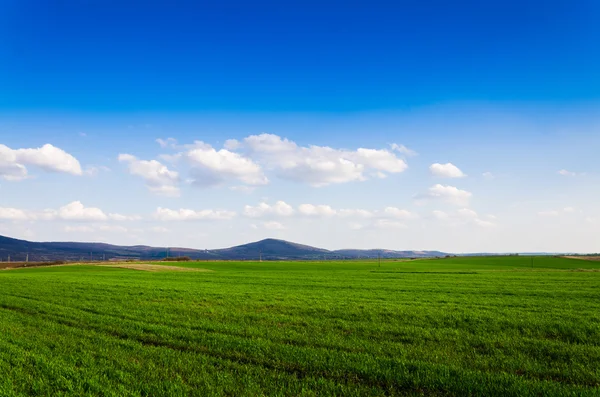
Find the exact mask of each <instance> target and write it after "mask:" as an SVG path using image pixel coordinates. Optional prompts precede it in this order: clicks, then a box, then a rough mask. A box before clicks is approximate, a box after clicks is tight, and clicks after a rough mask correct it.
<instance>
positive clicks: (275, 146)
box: [236, 134, 407, 186]
mask: <svg viewBox="0 0 600 397" xmlns="http://www.w3.org/2000/svg"><path fill="white" fill-rule="evenodd" d="M236 147H237V148H240V149H243V150H246V151H247V152H248V154H249V156H251V157H252V158H256V159H257V160H258V161H259V162H261V163H263V164H265V166H266V167H267V168H269V169H272V170H275V172H276V173H277V174H278V175H279V176H280V177H281V178H284V179H289V180H292V181H295V182H302V183H307V184H309V185H312V186H325V185H329V184H335V183H345V182H351V181H363V180H365V179H367V178H366V176H365V171H373V172H374V173H375V174H376V175H377V177H379V178H381V177H384V176H385V175H386V174H385V173H400V172H403V171H404V170H405V169H406V168H407V165H406V163H405V162H404V160H402V159H400V158H398V157H396V156H395V155H394V153H392V152H391V151H389V150H385V149H382V150H377V149H366V148H359V149H357V150H354V151H350V150H344V149H334V148H330V147H327V146H315V145H311V146H307V147H303V146H299V145H297V144H296V143H295V142H293V141H290V140H288V139H285V138H281V137H279V136H277V135H273V134H260V135H251V136H249V137H247V138H245V139H244V141H243V143H242V144H240V145H237V146H236Z"/></svg>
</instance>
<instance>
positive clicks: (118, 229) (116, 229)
mask: <svg viewBox="0 0 600 397" xmlns="http://www.w3.org/2000/svg"><path fill="white" fill-rule="evenodd" d="M98 230H100V231H102V232H111V233H127V232H128V230H127V228H125V227H123V226H118V225H100V226H98Z"/></svg>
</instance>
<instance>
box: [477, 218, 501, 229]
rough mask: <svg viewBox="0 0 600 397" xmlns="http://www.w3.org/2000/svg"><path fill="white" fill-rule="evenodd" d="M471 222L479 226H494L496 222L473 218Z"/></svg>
mask: <svg viewBox="0 0 600 397" xmlns="http://www.w3.org/2000/svg"><path fill="white" fill-rule="evenodd" d="M473 222H474V223H475V224H476V225H477V226H481V227H495V226H496V224H495V223H493V222H490V221H484V220H482V219H479V218H477V219H474V220H473Z"/></svg>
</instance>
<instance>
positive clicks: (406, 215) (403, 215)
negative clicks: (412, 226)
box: [383, 207, 418, 219]
mask: <svg viewBox="0 0 600 397" xmlns="http://www.w3.org/2000/svg"><path fill="white" fill-rule="evenodd" d="M383 212H384V214H385V215H387V216H390V217H392V218H396V219H414V218H417V217H418V215H417V214H415V213H414V212H410V211H407V210H402V209H399V208H396V207H386V208H385V209H384V210H383Z"/></svg>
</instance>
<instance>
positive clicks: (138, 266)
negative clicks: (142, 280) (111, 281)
mask: <svg viewBox="0 0 600 397" xmlns="http://www.w3.org/2000/svg"><path fill="white" fill-rule="evenodd" d="M99 266H106V267H119V268H121V269H131V270H143V271H145V272H212V270H209V269H198V268H193V267H179V266H163V265H150V264H147V263H115V264H110V265H99Z"/></svg>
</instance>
